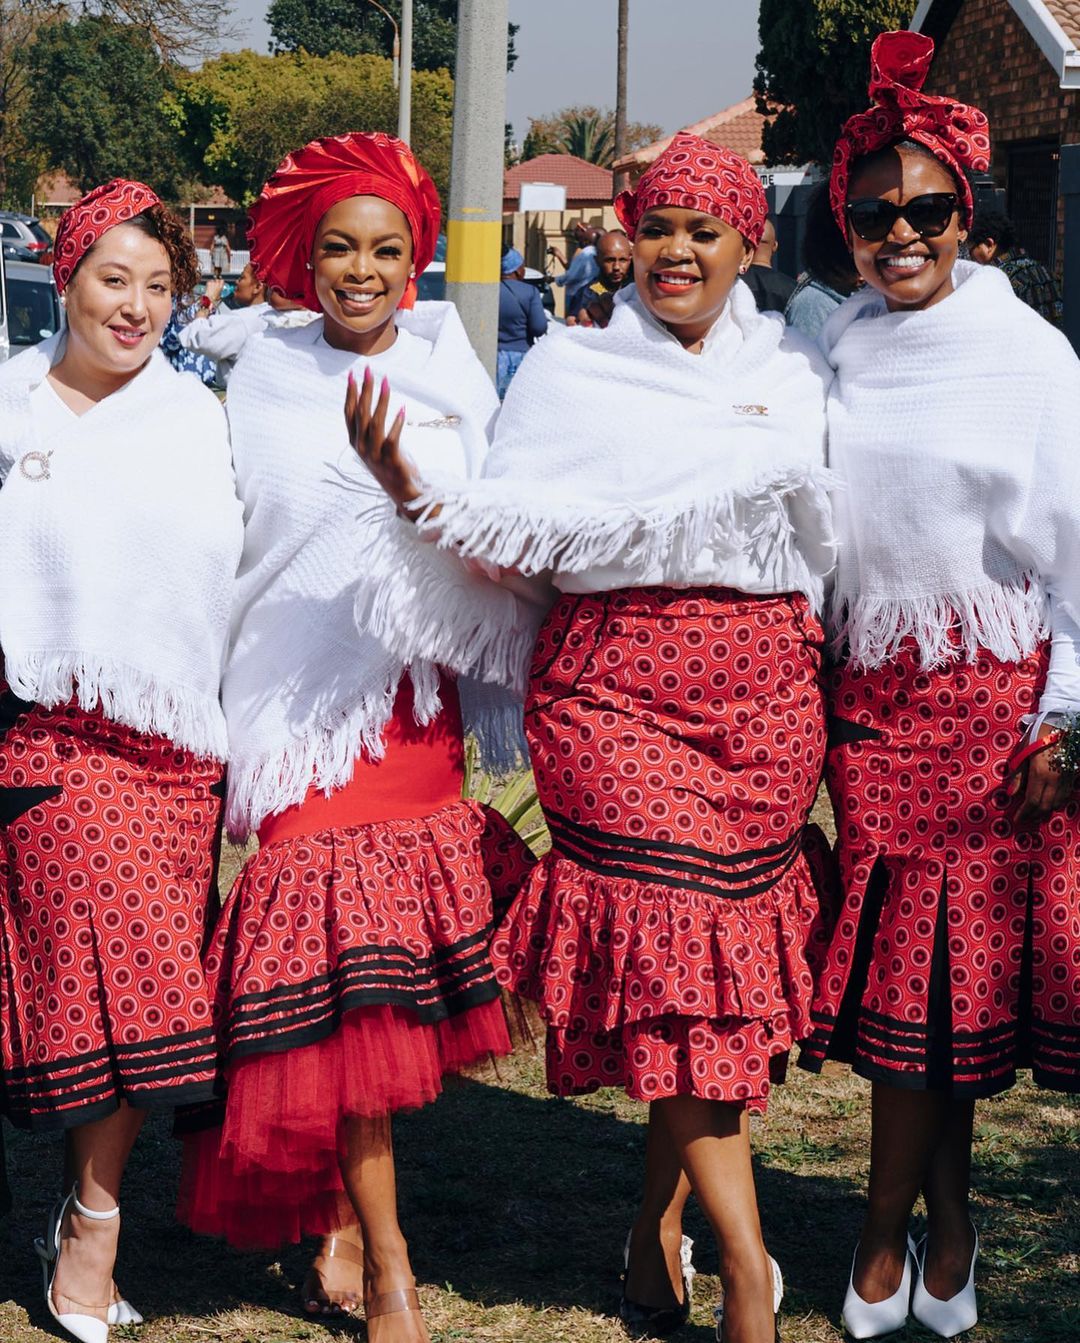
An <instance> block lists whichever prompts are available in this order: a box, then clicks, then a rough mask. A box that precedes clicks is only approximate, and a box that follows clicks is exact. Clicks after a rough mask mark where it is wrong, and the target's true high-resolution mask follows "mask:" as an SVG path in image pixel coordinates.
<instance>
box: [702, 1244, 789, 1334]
mask: <svg viewBox="0 0 1080 1343" xmlns="http://www.w3.org/2000/svg"><path fill="white" fill-rule="evenodd" d="M769 1269H770V1271H771V1272H772V1310H773V1323H774V1326H775V1329H776V1338H777V1343H779V1339H780V1307H781V1305H782V1304H783V1301H784V1275H783V1274H782V1273H781V1272H780V1265H779V1264H778V1263H777V1262H776V1260H775V1259H774V1258H773V1257H772V1255H771V1254H770V1255H769ZM713 1319H714V1320H715V1321H716V1338H717V1343H723V1340H724V1299H723V1297H721V1298H720V1304H719V1305H718V1306H713Z"/></svg>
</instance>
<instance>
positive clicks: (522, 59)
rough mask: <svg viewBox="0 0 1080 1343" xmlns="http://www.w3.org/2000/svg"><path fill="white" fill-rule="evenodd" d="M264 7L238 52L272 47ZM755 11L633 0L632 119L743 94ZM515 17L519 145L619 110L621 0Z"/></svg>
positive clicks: (256, 3)
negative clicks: (583, 117)
mask: <svg viewBox="0 0 1080 1343" xmlns="http://www.w3.org/2000/svg"><path fill="white" fill-rule="evenodd" d="M268 3H269V0H237V4H236V18H237V23H238V26H239V27H240V28H241V30H242V34H241V39H240V40H239V41H238V42H237V43H236V45H237V46H251V47H254V48H255V50H256V51H265V50H267V46H268V42H269V30H268V29H267V27H266V24H265V22H264V16H265V14H266V9H267V5H268ZM356 3H357V4H363V3H364V0H356ZM757 13H758V0H666V3H657V0H630V68H629V97H628V103H629V115H630V119H631V120H632V121H644V122H655V123H656V124H657V125H659V126H660V127H662V129H663V130H664V131H665V132H670V131H674V130H678V128H679V127H680V126H686V125H689V124H690V123H691V122H694V121H700V120H701V119H702V118H703V117H707V116H709V115H710V114H711V113H713V112H719V111H720V110H721V108H724V107H727V106H728V105H729V104H731V103H736V102H739V101H740V100H741V99H743V98H745V97H746V96H747V95H748V94H749V92H750V86H751V83H752V81H753V78H754V56H755V55H756V53H757ZM510 18H511V20H512V21H513V22H514V23H517V24H520V25H521V31H520V32H519V33H518V39H517V47H518V53H519V56H518V63H517V66H516V68H515V69H514V72H513V74H511V75H510V77H509V79H508V81H507V112H506V119H507V120H508V121H510V122H512V123H513V125H514V129H515V132H516V134H517V136H518V138H519V139H520V138H522V137H524V134H525V132H526V130H527V129H528V125H529V118H530V117H531V116H543V115H545V114H546V113H549V112H554V111H556V110H557V109H558V108H560V107H566V106H567V105H569V104H572V103H595V104H597V105H598V106H608V107H611V106H614V103H615V22H616V0H510Z"/></svg>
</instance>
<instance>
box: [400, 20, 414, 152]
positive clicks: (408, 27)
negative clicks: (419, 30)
mask: <svg viewBox="0 0 1080 1343" xmlns="http://www.w3.org/2000/svg"><path fill="white" fill-rule="evenodd" d="M397 133H398V139H399V140H404V141H405V143H406V144H408V143H409V141H410V140H411V139H412V0H401V82H400V83H399V84H398V110H397Z"/></svg>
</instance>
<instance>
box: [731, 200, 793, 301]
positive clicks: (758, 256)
mask: <svg viewBox="0 0 1080 1343" xmlns="http://www.w3.org/2000/svg"><path fill="white" fill-rule="evenodd" d="M775 260H776V226H775V224H774V223H773V221H772V220H771V219H766V221H765V232H764V233H763V234H762V235H761V242H760V243H758V247H757V251H756V252H755V253H754V259H753V261H751V263H750V265H749V267H748V269H747V272H746V274H745V275H744V276H743V283H744V284H747V285H749V286H750V292H751V293H752V294H753V296H754V302H755V303H756V304H757V306H758V312H783V311H784V308H785V307H786V306H787V301H788V299H789V298H790V297H791V295H792V292H793V291H794V289H795V281H794V280H793V279H792V278H791V276H790V275H785V274H784V272H783V271H780V270H775V269H774V268H773V262H774V261H775Z"/></svg>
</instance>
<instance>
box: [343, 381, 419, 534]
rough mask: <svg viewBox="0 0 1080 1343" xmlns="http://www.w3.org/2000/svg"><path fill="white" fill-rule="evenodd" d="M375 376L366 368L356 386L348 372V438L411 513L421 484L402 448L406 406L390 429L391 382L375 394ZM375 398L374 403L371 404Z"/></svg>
mask: <svg viewBox="0 0 1080 1343" xmlns="http://www.w3.org/2000/svg"><path fill="white" fill-rule="evenodd" d="M374 392H375V379H374V377H373V376H372V373H371V369H370V367H369V368H366V369H365V370H364V380H363V387H362V388H361V389H359V390H358V389H357V386H356V379H355V378H354V377H353V375H352V373H351V372H350V374H349V386H348V389H347V390H346V392H345V425H346V428H347V429H348V431H349V442H350V443H351V444H352V445H353V448H354V449H355V451H356V455H357V456H358V457H359V458H360V460H361V461H362V462H363V463H364V465H365V466H366V467H367V469H368V470H369V471H370V472H371V474H372V475H373V476H374V477H375V479H376V480H377V481H378V483H379V484H380V485H381V486H382V488H383V489H384V490H385V491H386V493H387V494H388V495H389V497H390V498H391V499H392V500H393V502H394V503H395V504H396V505H397V509H398V512H399V513H403V514H405V515H406V516H407V517H412V516H413V515H414V513H415V512H416V510H414V509H410V507H409V505H410V504H412V503H414V501H415V500H416V499H417V498H418V497H419V495H420V484H419V481H418V480H417V478H416V474H415V472H414V470H413V467H412V463H411V462H410V461H409V460H408V458H407V457H406V456H405V454H404V453H403V452H402V450H401V431H402V429H403V427H404V425H405V407H404V406H402V408H401V409H400V410H399V411H398V413H397V414H396V415H395V416H394V422H393V424H392V425H391V426H390V431H389V433H388V432H387V429H386V414H387V411H388V409H389V407H390V383H389V382H388V381H387V379H386V378H383V380H382V387H381V388H380V390H379V399H378V400H377V401H376V400H375V396H374ZM373 402H374V405H373V404H372V403H373Z"/></svg>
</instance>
